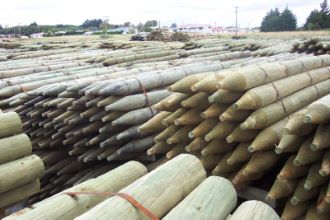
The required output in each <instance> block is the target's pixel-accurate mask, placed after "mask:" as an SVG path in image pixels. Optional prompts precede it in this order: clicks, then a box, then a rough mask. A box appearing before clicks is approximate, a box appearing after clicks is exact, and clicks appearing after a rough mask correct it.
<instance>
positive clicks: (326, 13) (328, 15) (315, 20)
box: [304, 0, 330, 30]
mask: <svg viewBox="0 0 330 220" xmlns="http://www.w3.org/2000/svg"><path fill="white" fill-rule="evenodd" d="M320 8H321V10H317V9H314V10H313V11H311V13H310V14H309V16H308V17H307V19H306V23H305V25H304V27H305V28H306V29H308V30H318V29H322V28H330V9H329V7H328V1H327V0H323V2H322V3H321V4H320Z"/></svg>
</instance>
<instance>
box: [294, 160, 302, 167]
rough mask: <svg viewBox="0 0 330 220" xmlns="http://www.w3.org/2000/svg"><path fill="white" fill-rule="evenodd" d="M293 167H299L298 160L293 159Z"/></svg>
mask: <svg viewBox="0 0 330 220" xmlns="http://www.w3.org/2000/svg"><path fill="white" fill-rule="evenodd" d="M293 165H294V166H296V167H297V166H300V165H301V162H300V161H299V160H298V159H294V160H293Z"/></svg>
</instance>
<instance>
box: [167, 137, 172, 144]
mask: <svg viewBox="0 0 330 220" xmlns="http://www.w3.org/2000/svg"><path fill="white" fill-rule="evenodd" d="M166 143H167V144H174V143H173V140H172V139H171V138H169V139H167V140H166Z"/></svg>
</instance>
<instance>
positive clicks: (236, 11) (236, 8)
mask: <svg viewBox="0 0 330 220" xmlns="http://www.w3.org/2000/svg"><path fill="white" fill-rule="evenodd" d="M234 8H235V20H236V22H235V29H236V36H237V32H238V27H237V14H238V6H235V7H234Z"/></svg>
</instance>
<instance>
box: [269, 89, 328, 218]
mask: <svg viewBox="0 0 330 220" xmlns="http://www.w3.org/2000/svg"><path fill="white" fill-rule="evenodd" d="M329 122H330V95H326V96H324V97H322V98H320V99H318V100H316V101H315V102H313V103H311V104H310V105H308V106H307V107H305V108H303V109H301V110H299V111H297V112H296V113H294V114H292V115H291V117H289V118H288V119H287V120H286V123H285V124H283V126H282V127H281V129H282V132H283V134H282V135H281V136H279V137H280V139H278V140H280V141H279V142H277V143H276V144H277V146H276V147H274V149H275V152H277V153H278V154H280V155H282V154H288V155H290V157H289V158H287V159H286V162H285V164H284V165H283V167H282V169H281V171H280V172H279V173H278V175H277V178H276V180H275V181H274V184H273V186H272V187H271V189H270V190H269V193H268V195H267V199H268V200H276V199H283V200H286V204H285V207H284V210H283V214H282V219H296V218H299V217H301V216H304V215H305V218H306V219H329V216H330V200H329V198H330V182H329V180H330V178H329V177H330V151H329V147H330V126H329ZM305 213H306V214H305Z"/></svg>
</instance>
